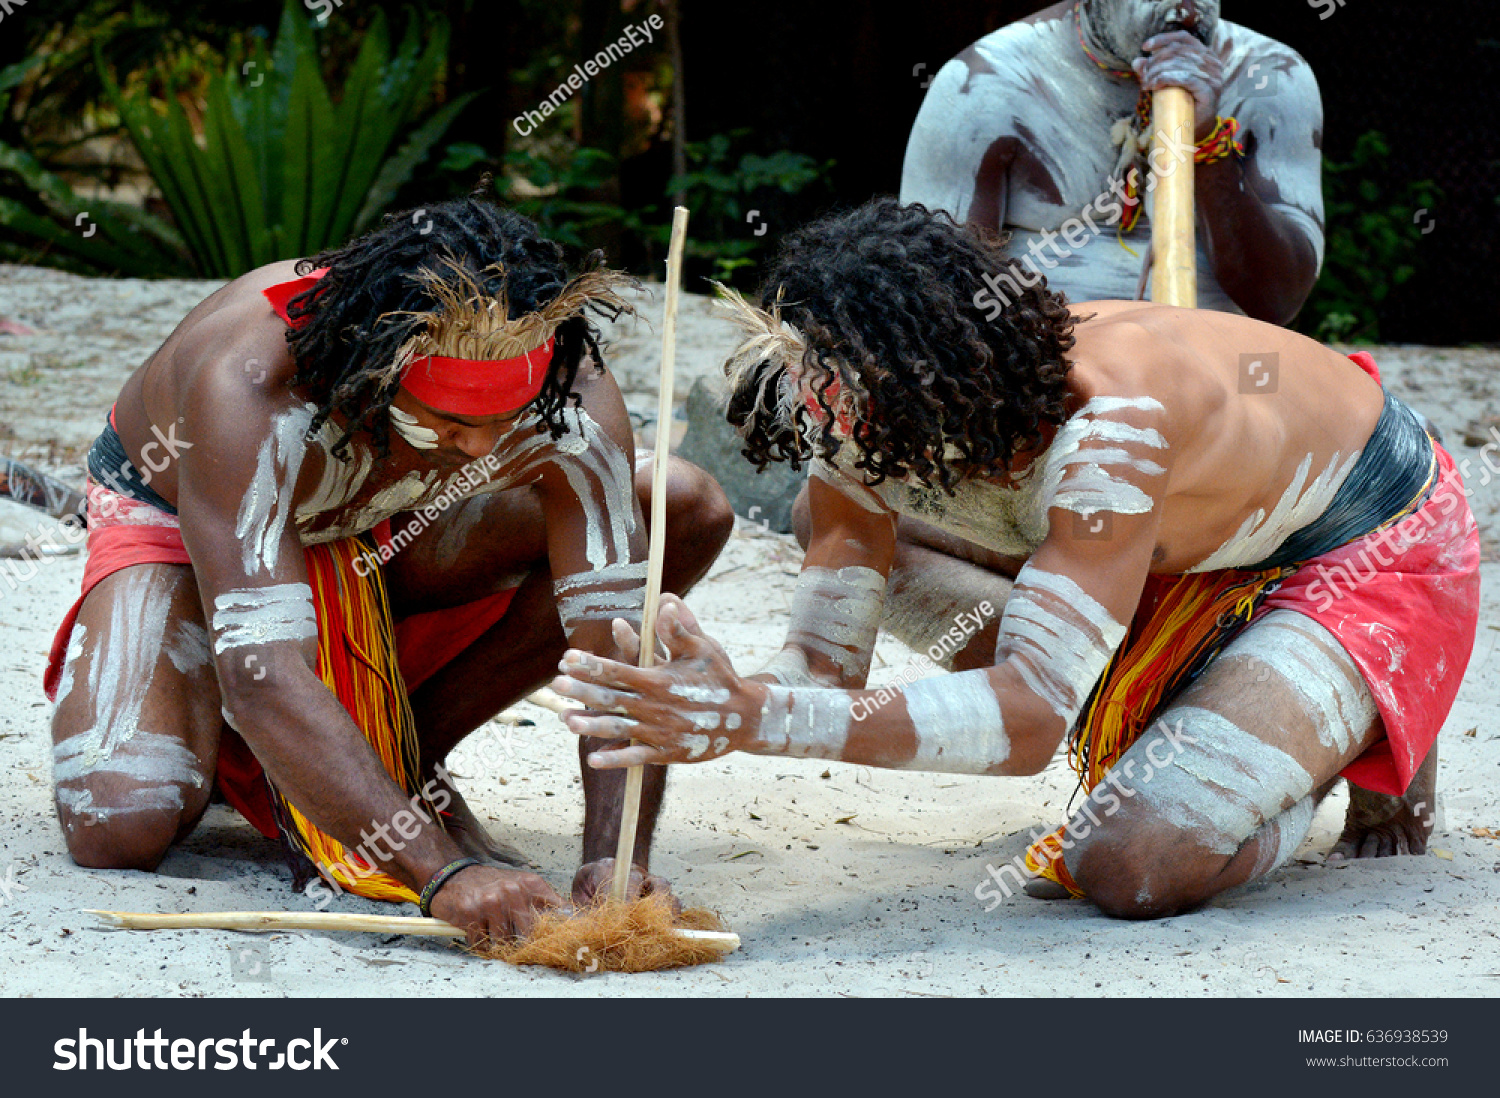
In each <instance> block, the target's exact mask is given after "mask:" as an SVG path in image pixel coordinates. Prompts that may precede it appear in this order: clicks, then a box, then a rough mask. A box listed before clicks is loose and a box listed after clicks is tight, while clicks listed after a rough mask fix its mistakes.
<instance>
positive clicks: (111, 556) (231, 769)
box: [42, 482, 515, 838]
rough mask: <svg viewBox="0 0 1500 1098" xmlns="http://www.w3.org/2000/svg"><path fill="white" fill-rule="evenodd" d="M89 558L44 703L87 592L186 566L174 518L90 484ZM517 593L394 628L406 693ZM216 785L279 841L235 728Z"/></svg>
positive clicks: (228, 734)
mask: <svg viewBox="0 0 1500 1098" xmlns="http://www.w3.org/2000/svg"><path fill="white" fill-rule="evenodd" d="M87 493H88V505H89V537H88V559H87V562H86V563H85V565H84V571H83V590H82V592H81V593H80V594H79V596H78V598H77V600H76V601H75V602H74V603H73V605H72V606H71V607H69V609H68V612H67V613H66V614H65V615H64V616H63V620H62V624H61V625H60V626H59V627H58V630H57V635H56V636H55V637H54V638H53V641H52V649H51V652H50V653H49V655H48V658H47V668H46V671H45V672H44V674H43V676H42V686H43V688H44V689H45V690H46V692H47V697H48V699H49V700H52V701H56V700H57V688H58V684H59V682H60V681H61V679H62V671H63V661H64V659H65V658H66V655H67V651H68V642H69V639H70V638H71V637H72V635H73V626H74V624H75V623H76V622H77V621H78V612H79V610H80V609H82V607H83V600H84V599H85V598H87V597H88V594H89V592H90V591H92V590H93V589H94V588H95V587H97V586H98V585H99V584H100V583H102V582H103V581H104V580H106V579H108V578H109V577H110V576H112V575H114V574H115V573H116V572H118V571H120V570H121V569H124V568H129V567H131V566H132V565H137V564H183V565H189V566H191V564H192V560H191V558H190V557H189V556H188V552H187V546H186V545H184V544H183V540H182V530H181V527H180V525H179V524H178V521H177V518H176V517H175V516H173V515H169V514H166V513H165V512H163V511H158V510H157V509H156V508H155V507H152V506H151V505H150V504H148V503H142V502H140V501H139V500H133V499H129V498H127V497H125V496H122V495H120V494H119V493H118V492H114V491H111V490H110V489H108V488H105V487H102V486H100V485H97V484H94V483H93V482H90V483H89V485H88V487H87ZM375 536H376V539H377V540H378V541H382V542H384V543H387V544H389V542H390V522H389V520H387V521H386V522H382V523H381V524H380V525H379V526H377V527H376V528H375ZM514 597H515V590H514V589H511V590H508V591H500V592H497V593H496V594H493V595H490V596H488V597H486V598H482V599H479V600H477V601H475V602H470V603H465V604H464V605H461V606H455V607H453V608H451V609H447V610H433V611H430V612H427V613H421V614H413V615H411V616H410V617H407V618H404V619H402V620H401V621H398V622H397V623H396V628H395V634H396V653H397V658H398V660H399V662H400V665H401V675H402V678H403V680H404V681H405V683H406V690H407V693H408V694H410V693H411V692H412V691H414V690H415V689H416V688H417V687H418V686H420V685H421V684H422V683H424V682H426V681H427V680H428V679H429V678H431V677H432V676H433V675H435V674H437V672H439V671H440V670H442V669H443V668H444V667H445V666H447V665H448V663H450V662H451V661H452V660H453V659H454V657H456V656H457V655H458V654H459V653H460V652H462V651H463V650H464V649H465V648H467V647H468V646H469V645H470V644H472V643H473V642H474V641H475V640H477V639H478V638H479V637H480V635H482V634H483V633H485V632H486V631H487V630H488V629H489V628H490V627H491V626H493V625H494V624H495V623H496V622H498V621H499V620H500V619H501V618H503V617H504V616H505V613H506V611H507V610H509V609H510V603H511V599H513V598H514ZM214 779H215V781H216V782H217V783H218V785H219V790H220V792H222V793H223V794H224V799H225V800H226V801H228V802H229V804H230V805H232V806H233V807H234V808H235V809H236V810H237V811H238V812H239V813H240V814H241V815H242V816H244V817H245V819H247V820H249V821H250V822H251V823H252V824H254V825H255V828H256V830H258V831H259V832H260V833H261V834H262V835H265V836H266V837H267V838H275V837H276V836H277V834H278V831H277V827H276V820H275V816H274V813H273V811H272V807H271V797H270V790H269V788H268V787H267V786H266V783H265V781H264V772H263V771H262V769H261V765H260V762H259V760H257V759H256V757H255V754H254V752H252V751H251V750H250V747H249V745H248V744H246V743H245V741H244V740H243V739H241V738H240V736H239V734H238V733H236V732H235V731H234V729H232V728H229V727H228V726H225V727H224V728H223V729H222V731H221V734H220V737H219V757H218V764H217V769H216V770H215V773H214Z"/></svg>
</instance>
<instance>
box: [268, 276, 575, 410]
mask: <svg viewBox="0 0 1500 1098" xmlns="http://www.w3.org/2000/svg"><path fill="white" fill-rule="evenodd" d="M327 273H328V268H327V267H322V268H319V269H318V270H316V271H313V272H312V273H311V274H308V275H304V276H303V277H301V278H297V279H293V280H292V281H291V282H280V283H277V284H276V285H275V286H268V287H267V288H266V289H264V290H262V291H261V293H262V294H264V295H265V298H266V300H267V301H269V302H270V303H271V308H272V309H274V310H275V311H276V315H277V316H279V317H280V318H281V319H282V321H283V322H284V323H285V324H286V325H287V326H288V327H291V328H300V327H301V326H302V325H303V324H305V323H306V318H301V319H298V320H295V321H294V320H293V319H292V318H291V317H290V316H289V315H288V314H287V307H288V306H289V305H290V304H291V301H292V298H294V297H296V296H297V295H298V294H301V293H305V292H306V291H308V290H310V289H312V288H313V287H314V286H316V285H317V284H318V281H319V279H321V278H322V277H323V276H324V275H326V274H327ZM554 346H555V341H554V340H552V339H549V340H547V342H546V343H544V344H542V345H541V346H540V347H537V348H536V349H534V350H532V351H528V352H527V353H526V354H524V355H518V356H517V357H515V358H507V359H496V360H486V359H470V358H443V357H441V356H438V355H426V356H424V357H422V358H418V359H413V360H412V361H411V363H409V364H408V365H407V367H406V369H405V371H403V373H402V375H401V384H402V386H404V387H405V389H406V391H407V392H409V393H410V394H411V395H412V396H414V397H416V398H417V399H418V400H420V401H421V402H422V403H423V404H426V405H427V406H428V407H430V408H436V409H437V410H438V411H440V412H449V413H452V414H453V415H460V416H497V415H503V414H505V413H506V412H514V411H517V410H518V409H521V408H524V407H526V405H528V404H530V403H531V402H532V401H533V400H535V399H536V398H537V395H538V394H539V393H540V392H541V391H542V383H543V382H545V381H546V380H547V367H548V366H549V365H550V364H551V362H552V349H553V347H554Z"/></svg>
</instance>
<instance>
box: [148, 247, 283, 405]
mask: <svg viewBox="0 0 1500 1098" xmlns="http://www.w3.org/2000/svg"><path fill="white" fill-rule="evenodd" d="M295 265H296V261H295V260H287V261H284V262H280V263H272V264H268V265H267V266H265V267H259V268H257V269H255V270H253V271H250V272H248V273H246V274H244V275H241V276H240V277H239V278H237V279H235V280H234V281H232V282H229V283H227V284H226V285H225V286H223V287H222V288H221V289H219V290H217V291H216V292H214V293H213V294H211V295H210V296H209V297H207V298H205V299H204V300H203V301H202V302H201V303H200V304H199V305H198V306H197V307H196V308H195V309H193V311H192V312H190V313H189V314H188V315H187V316H186V317H185V318H184V319H183V321H182V323H181V324H180V325H178V327H177V330H176V331H174V332H173V333H172V335H171V337H169V338H168V340H167V342H166V343H165V344H163V346H162V349H161V351H160V352H158V357H165V358H166V359H167V360H168V363H169V368H170V373H171V374H172V375H173V377H174V378H176V379H177V380H178V381H179V382H180V383H186V384H187V385H189V386H192V385H195V384H198V383H205V382H206V383H208V384H210V385H213V386H214V387H216V388H217V387H220V386H222V385H223V384H225V383H228V385H229V388H230V390H231V391H238V392H244V393H246V394H248V395H255V391H256V390H260V389H264V388H265V387H266V386H268V385H274V384H276V383H278V382H279V383H285V382H288V381H290V379H291V373H292V365H293V364H292V357H291V353H290V351H289V349H288V347H287V343H286V326H285V324H283V322H282V320H281V318H280V317H278V316H277V315H276V313H275V311H274V310H273V309H272V308H271V305H270V302H268V301H267V300H266V298H265V295H264V293H263V292H262V291H264V290H266V289H267V288H269V287H271V286H274V285H276V284H278V283H281V282H285V281H288V280H289V279H292V278H295V277H296V274H295V271H294V267H295ZM225 395H227V394H225Z"/></svg>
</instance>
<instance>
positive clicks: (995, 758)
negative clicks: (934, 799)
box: [903, 670, 1010, 774]
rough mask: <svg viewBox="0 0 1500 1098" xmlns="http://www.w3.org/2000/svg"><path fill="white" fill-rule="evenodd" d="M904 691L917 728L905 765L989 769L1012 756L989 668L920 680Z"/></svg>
mask: <svg viewBox="0 0 1500 1098" xmlns="http://www.w3.org/2000/svg"><path fill="white" fill-rule="evenodd" d="M903 696H904V697H905V699H906V713H907V716H908V717H910V718H911V723H912V728H913V729H914V730H915V731H916V733H917V753H916V755H915V756H913V758H912V760H911V761H910V762H908V763H906V764H905V766H904V767H903V769H906V770H926V771H932V772H936V773H943V774H988V773H991V772H993V771H994V770H995V769H996V768H997V767H999V766H1000V765H1001V764H1003V763H1004V762H1005V760H1006V759H1008V758H1010V740H1009V739H1008V738H1007V737H1006V735H1005V722H1004V721H1003V720H1002V719H1001V716H1000V701H999V699H998V698H996V697H995V690H994V687H993V685H992V684H991V683H990V678H989V674H988V672H986V671H983V670H974V671H963V672H960V673H959V674H956V675H941V676H938V677H936V678H931V679H921V680H919V681H917V682H914V683H912V684H911V685H910V686H908V687H907V688H906V691H905V693H904V695H903Z"/></svg>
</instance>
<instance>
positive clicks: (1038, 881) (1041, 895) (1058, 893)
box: [1021, 877, 1073, 900]
mask: <svg viewBox="0 0 1500 1098" xmlns="http://www.w3.org/2000/svg"><path fill="white" fill-rule="evenodd" d="M1021 891H1023V892H1025V893H1026V895H1028V896H1030V897H1031V898H1032V899H1033V900H1071V899H1072V898H1073V894H1072V893H1071V892H1069V891H1068V890H1067V889H1066V888H1064V887H1063V886H1062V885H1060V884H1058V883H1057V882H1056V881H1049V880H1048V879H1047V878H1046V877H1037V878H1035V879H1034V880H1030V881H1027V882H1026V885H1025V887H1024V888H1022V890H1021Z"/></svg>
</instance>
